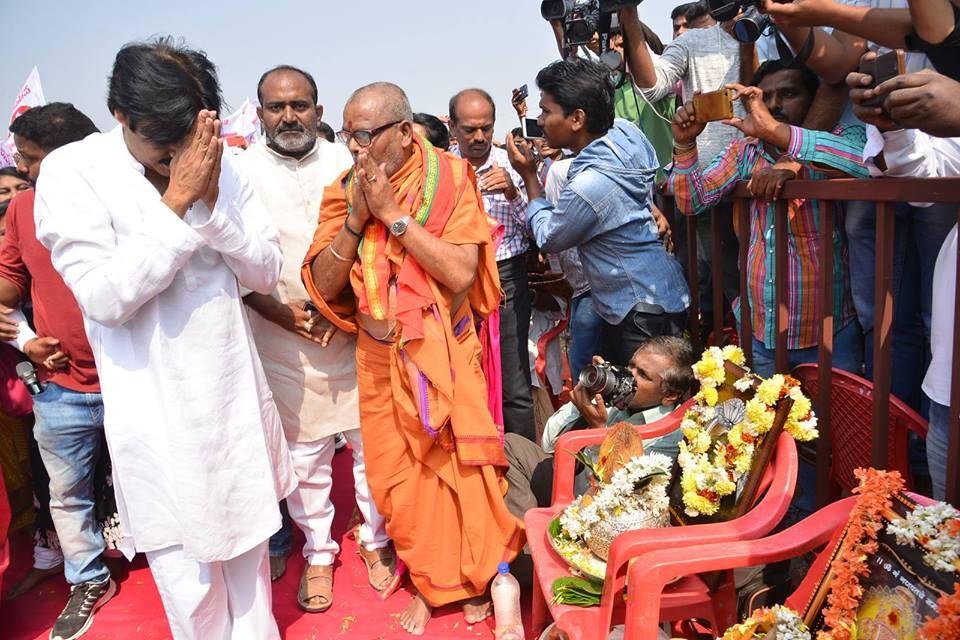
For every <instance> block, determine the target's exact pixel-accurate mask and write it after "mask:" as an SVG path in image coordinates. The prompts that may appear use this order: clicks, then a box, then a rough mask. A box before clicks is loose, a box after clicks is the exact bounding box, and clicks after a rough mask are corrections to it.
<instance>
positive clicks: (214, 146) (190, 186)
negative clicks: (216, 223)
mask: <svg viewBox="0 0 960 640" xmlns="http://www.w3.org/2000/svg"><path fill="white" fill-rule="evenodd" d="M216 115H217V114H216V112H215V111H209V110H206V109H204V110H203V111H201V112H200V113H198V114H197V119H196V120H195V121H194V123H193V130H192V131H191V133H189V134H188V135H187V138H186V140H185V141H184V142H183V143H182V144H181V145H180V148H179V149H177V151H176V152H175V153H174V154H173V158H172V159H171V161H170V183H169V185H168V186H167V190H166V191H165V192H164V194H163V202H164V203H165V204H166V205H167V206H168V207H170V208H171V209H172V210H173V211H174V212H175V213H176V214H177V215H179V216H180V217H181V218H182V217H183V216H184V215H185V214H186V213H187V210H188V209H189V208H190V207H191V206H193V204H194V203H195V202H197V201H198V200H202V201H203V203H204V204H205V205H206V206H207V208H208V209H210V211H213V208H214V207H215V206H216V204H217V196H218V195H219V186H218V185H219V182H220V162H221V158H222V157H223V141H222V140H220V121H219V120H217V119H216Z"/></svg>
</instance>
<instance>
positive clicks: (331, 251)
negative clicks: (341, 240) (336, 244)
mask: <svg viewBox="0 0 960 640" xmlns="http://www.w3.org/2000/svg"><path fill="white" fill-rule="evenodd" d="M327 248H328V249H330V253H332V254H333V257H334V258H336V259H337V260H339V261H340V262H353V258H346V257H344V256H342V255H340V254H339V253H337V250H336V249H334V248H333V243H332V242H331V243H330V245H329V246H328V247H327Z"/></svg>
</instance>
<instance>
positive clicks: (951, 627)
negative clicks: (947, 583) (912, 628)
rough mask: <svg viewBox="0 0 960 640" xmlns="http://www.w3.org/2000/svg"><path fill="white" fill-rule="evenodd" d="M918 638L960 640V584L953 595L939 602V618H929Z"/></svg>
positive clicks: (957, 584) (954, 588) (925, 639)
mask: <svg viewBox="0 0 960 640" xmlns="http://www.w3.org/2000/svg"><path fill="white" fill-rule="evenodd" d="M917 637H918V638H920V640H960V582H958V583H956V584H955V585H953V593H948V594H945V595H943V596H942V597H941V598H940V599H939V600H937V617H936V618H927V621H926V622H925V623H924V625H923V627H921V628H920V631H919V633H917Z"/></svg>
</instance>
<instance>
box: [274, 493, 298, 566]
mask: <svg viewBox="0 0 960 640" xmlns="http://www.w3.org/2000/svg"><path fill="white" fill-rule="evenodd" d="M291 549H293V520H292V519H291V518H290V512H289V511H287V501H286V500H281V501H280V528H279V529H277V531H276V533H274V534H273V535H272V536H270V555H271V556H288V555H290V550H291Z"/></svg>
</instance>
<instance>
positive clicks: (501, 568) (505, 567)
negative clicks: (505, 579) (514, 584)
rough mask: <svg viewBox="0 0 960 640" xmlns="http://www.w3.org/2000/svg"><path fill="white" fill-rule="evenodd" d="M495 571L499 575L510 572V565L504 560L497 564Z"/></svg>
mask: <svg viewBox="0 0 960 640" xmlns="http://www.w3.org/2000/svg"><path fill="white" fill-rule="evenodd" d="M497 573H499V574H500V575H506V574H508V573H510V565H509V564H508V563H506V562H501V563H500V564H498V565H497Z"/></svg>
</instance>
